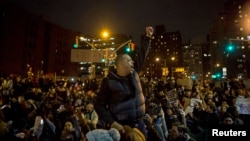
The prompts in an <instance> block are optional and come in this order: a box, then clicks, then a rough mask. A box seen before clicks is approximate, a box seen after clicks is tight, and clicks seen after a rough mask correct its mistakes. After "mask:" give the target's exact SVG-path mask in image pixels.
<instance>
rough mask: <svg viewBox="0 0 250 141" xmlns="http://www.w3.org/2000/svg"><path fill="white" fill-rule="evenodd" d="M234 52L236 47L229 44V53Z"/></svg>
mask: <svg viewBox="0 0 250 141" xmlns="http://www.w3.org/2000/svg"><path fill="white" fill-rule="evenodd" d="M233 50H234V46H233V45H232V44H229V45H228V46H227V51H230V52H231V51H233Z"/></svg>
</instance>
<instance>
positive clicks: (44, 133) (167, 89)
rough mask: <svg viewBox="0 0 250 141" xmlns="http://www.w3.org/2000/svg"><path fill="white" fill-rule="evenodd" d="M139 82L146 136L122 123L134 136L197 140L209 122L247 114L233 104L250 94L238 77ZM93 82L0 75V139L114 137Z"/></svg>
mask: <svg viewBox="0 0 250 141" xmlns="http://www.w3.org/2000/svg"><path fill="white" fill-rule="evenodd" d="M141 81H142V87H143V91H144V96H145V99H146V115H145V117H144V121H145V123H146V126H147V127H146V128H147V138H145V137H142V136H143V135H141V133H140V132H139V131H138V132H137V131H134V130H133V132H132V129H130V128H129V127H126V128H125V129H126V131H128V133H130V134H133V135H134V134H136V135H137V136H138V138H136V140H139V141H140V140H148V141H151V140H154V141H184V140H185V141H187V140H189V141H191V140H193V141H195V140H197V141H203V140H207V136H208V132H207V130H208V129H209V127H213V126H215V127H216V126H218V125H249V124H250V123H249V119H250V117H249V115H248V114H241V112H240V111H239V109H238V107H237V106H236V105H235V104H236V99H237V98H249V97H250V91H249V89H247V88H246V85H245V84H244V83H243V81H240V80H227V81H223V83H221V86H220V87H216V86H215V85H213V83H212V82H208V81H205V82H203V83H199V82H195V81H194V83H193V85H192V88H191V89H190V88H187V87H185V86H182V85H177V83H176V82H175V81H172V80H171V81H167V82H165V83H164V82H163V81H161V80H158V81H156V82H155V81H154V82H153V81H148V79H141ZM98 86H99V82H98V81H97V80H95V79H86V80H85V81H83V82H82V81H75V82H74V83H73V82H71V81H69V80H63V79H61V81H54V80H53V79H52V78H38V77H34V76H32V77H23V76H21V75H6V76H1V79H0V107H1V110H0V140H11V141H19V140H20V141H84V140H88V141H92V140H97V139H98V138H99V139H100V138H101V139H102V140H107V141H112V140H114V141H119V140H120V135H119V132H118V131H116V130H115V129H107V128H105V125H104V124H103V123H102V120H101V119H102V117H98V114H97V113H96V112H95V107H94V105H95V102H96V101H95V99H96V96H98V95H97V91H98ZM193 100H195V102H193ZM128 136H130V135H128ZM139 136H141V137H139Z"/></svg>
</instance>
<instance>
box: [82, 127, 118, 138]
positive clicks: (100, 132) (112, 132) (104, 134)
mask: <svg viewBox="0 0 250 141" xmlns="http://www.w3.org/2000/svg"><path fill="white" fill-rule="evenodd" d="M86 137H87V140H88V141H120V139H121V136H120V133H119V131H118V130H117V129H115V128H110V129H109V130H105V129H95V130H92V131H89V132H88V133H87V134H86Z"/></svg>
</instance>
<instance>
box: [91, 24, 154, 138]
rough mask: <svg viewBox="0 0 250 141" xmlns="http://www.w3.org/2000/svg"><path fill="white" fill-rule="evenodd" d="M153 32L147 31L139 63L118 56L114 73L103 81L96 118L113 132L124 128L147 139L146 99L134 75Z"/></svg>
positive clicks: (112, 71) (124, 55) (136, 76)
mask: <svg viewBox="0 0 250 141" xmlns="http://www.w3.org/2000/svg"><path fill="white" fill-rule="evenodd" d="M152 35H153V28H152V27H146V35H145V36H144V39H143V42H142V46H141V48H140V49H141V50H140V51H139V54H138V56H140V58H139V59H137V60H136V64H137V65H136V66H137V67H136V69H135V68H134V67H135V66H134V64H135V62H134V61H133V60H132V58H131V57H130V56H129V55H128V54H119V55H118V56H117V57H116V59H115V69H114V70H111V71H110V72H109V74H108V75H107V77H105V78H104V79H103V80H102V83H101V86H100V89H99V92H98V95H97V98H96V103H95V109H96V112H97V114H98V116H99V118H100V119H101V120H102V121H104V122H105V124H106V126H107V127H110V128H116V129H118V130H119V131H120V133H124V132H125V130H124V128H123V126H124V125H129V126H130V127H132V128H134V127H136V128H138V129H139V130H140V131H141V132H142V133H144V135H145V136H146V129H145V125H144V122H143V119H142V118H143V117H144V115H145V99H144V95H143V92H142V87H141V83H140V79H139V75H138V73H137V71H139V70H140V68H141V66H142V65H143V62H144V61H145V58H146V55H147V53H148V49H149V47H150V39H151V36H152Z"/></svg>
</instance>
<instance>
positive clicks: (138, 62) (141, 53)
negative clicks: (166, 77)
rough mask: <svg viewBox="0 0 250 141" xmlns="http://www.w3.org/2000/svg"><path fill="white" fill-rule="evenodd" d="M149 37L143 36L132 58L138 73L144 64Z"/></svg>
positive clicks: (148, 46) (147, 51)
mask: <svg viewBox="0 0 250 141" xmlns="http://www.w3.org/2000/svg"><path fill="white" fill-rule="evenodd" d="M150 45H151V44H150V37H147V36H143V37H142V40H141V47H140V48H139V49H138V51H137V55H136V56H135V58H134V64H135V67H134V68H135V70H136V71H137V72H138V73H139V72H140V71H141V69H142V67H143V65H144V64H145V60H146V58H147V55H148V53H149V48H150Z"/></svg>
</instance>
